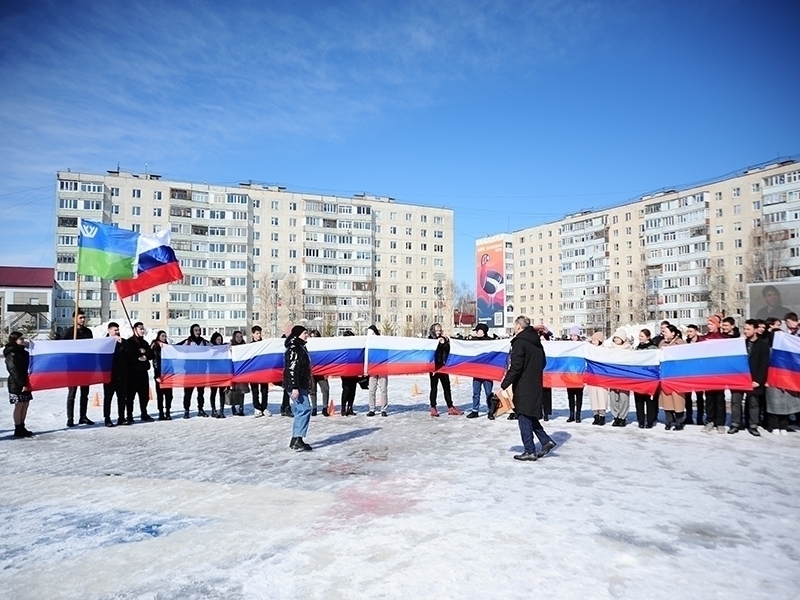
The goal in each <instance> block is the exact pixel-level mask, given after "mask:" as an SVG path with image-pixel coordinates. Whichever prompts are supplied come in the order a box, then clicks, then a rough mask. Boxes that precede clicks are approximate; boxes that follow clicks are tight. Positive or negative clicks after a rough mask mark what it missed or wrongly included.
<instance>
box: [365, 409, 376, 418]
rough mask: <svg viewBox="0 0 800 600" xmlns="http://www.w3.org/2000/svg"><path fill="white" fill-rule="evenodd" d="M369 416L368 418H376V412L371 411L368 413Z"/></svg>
mask: <svg viewBox="0 0 800 600" xmlns="http://www.w3.org/2000/svg"><path fill="white" fill-rule="evenodd" d="M367 416H368V417H374V416H375V411H374V410H371V411H369V412H368V413H367Z"/></svg>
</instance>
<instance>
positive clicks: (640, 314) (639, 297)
mask: <svg viewBox="0 0 800 600" xmlns="http://www.w3.org/2000/svg"><path fill="white" fill-rule="evenodd" d="M646 274H647V271H646V270H645V269H637V270H636V271H635V272H634V275H633V282H632V285H633V291H632V292H631V294H630V298H629V301H630V308H629V312H630V313H631V314H632V315H633V322H634V323H646V322H647V321H648V316H649V315H648V310H647V279H646Z"/></svg>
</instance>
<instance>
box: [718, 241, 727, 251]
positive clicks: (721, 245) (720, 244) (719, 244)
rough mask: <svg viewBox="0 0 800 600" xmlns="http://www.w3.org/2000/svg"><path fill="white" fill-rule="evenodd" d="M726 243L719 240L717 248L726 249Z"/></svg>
mask: <svg viewBox="0 0 800 600" xmlns="http://www.w3.org/2000/svg"><path fill="white" fill-rule="evenodd" d="M724 249H725V244H724V243H723V242H717V250H724Z"/></svg>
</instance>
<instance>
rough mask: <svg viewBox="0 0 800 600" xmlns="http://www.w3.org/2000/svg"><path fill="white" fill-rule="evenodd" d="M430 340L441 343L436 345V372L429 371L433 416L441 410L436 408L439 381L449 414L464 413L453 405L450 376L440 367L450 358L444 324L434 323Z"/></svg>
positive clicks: (430, 331)
mask: <svg viewBox="0 0 800 600" xmlns="http://www.w3.org/2000/svg"><path fill="white" fill-rule="evenodd" d="M428 339H429V340H439V345H438V346H436V353H435V354H434V358H433V364H434V367H435V368H436V372H434V373H429V374H428V376H429V377H430V380H431V393H430V396H429V400H430V403H431V416H432V417H438V416H439V411H438V409H437V408H436V395H437V392H438V387H439V383H441V384H442V392H444V402H445V404H447V414H449V415H463V414H464V413H463V412H462V411H461V410H459V409H458V408H456V407H455V406H453V396H452V393H451V391H450V376H449V375H448V374H447V373H439V372H438V371H439V369H441V368H442V367H443V366H445V365H446V364H447V359H448V358H450V340H448V339H447V336H446V335H444V333H443V332H442V325H441V324H440V323H434V324H433V325H431V328H430V329H429V330H428Z"/></svg>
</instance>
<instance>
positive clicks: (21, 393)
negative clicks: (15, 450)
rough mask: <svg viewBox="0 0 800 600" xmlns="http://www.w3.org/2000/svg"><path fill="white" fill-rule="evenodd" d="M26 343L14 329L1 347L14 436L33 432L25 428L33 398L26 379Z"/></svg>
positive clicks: (27, 358)
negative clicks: (12, 414) (4, 345)
mask: <svg viewBox="0 0 800 600" xmlns="http://www.w3.org/2000/svg"><path fill="white" fill-rule="evenodd" d="M27 344H28V343H27V342H26V341H25V338H24V337H23V335H22V334H21V333H20V332H19V331H15V332H13V333H12V334H11V335H9V336H8V343H7V344H6V347H5V348H3V356H4V357H5V359H6V370H7V371H8V400H9V401H10V402H11V404H13V405H14V437H31V436H32V435H33V432H31V431H28V430H27V429H25V417H26V416H27V415H28V403H29V402H30V401H31V400H32V399H33V396H32V395H31V384H30V380H29V379H28V366H29V365H30V355H29V354H28V351H27V350H26V349H25V346H26V345H27Z"/></svg>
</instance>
